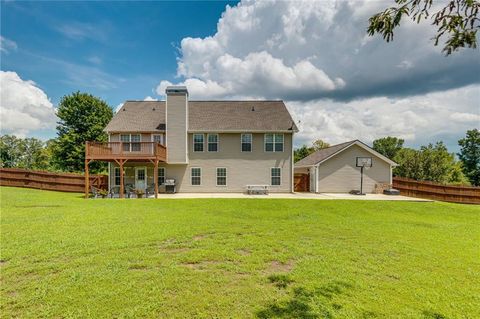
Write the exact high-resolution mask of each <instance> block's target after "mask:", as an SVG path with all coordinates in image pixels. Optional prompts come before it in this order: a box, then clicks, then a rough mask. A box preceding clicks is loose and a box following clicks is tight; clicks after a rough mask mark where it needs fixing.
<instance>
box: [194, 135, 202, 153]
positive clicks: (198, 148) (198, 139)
mask: <svg viewBox="0 0 480 319" xmlns="http://www.w3.org/2000/svg"><path fill="white" fill-rule="evenodd" d="M193 151H194V152H203V134H193Z"/></svg>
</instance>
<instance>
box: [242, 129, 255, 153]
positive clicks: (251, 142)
mask: <svg viewBox="0 0 480 319" xmlns="http://www.w3.org/2000/svg"><path fill="white" fill-rule="evenodd" d="M244 135H250V143H245V144H250V151H244V150H243V136H244ZM240 152H241V153H252V152H253V134H252V133H241V134H240Z"/></svg>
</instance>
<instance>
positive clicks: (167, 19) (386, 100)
mask: <svg viewBox="0 0 480 319" xmlns="http://www.w3.org/2000/svg"><path fill="white" fill-rule="evenodd" d="M227 5H229V6H228V7H227ZM388 5H391V1H389V0H383V1H367V0H355V1H348V0H322V1H297V2H287V1H278V2H273V1H272V2H271V1H250V0H244V1H241V2H239V3H238V2H220V1H206V2H201V1H191V2H185V1H178V2H93V1H92V2H70V1H69V2H14V1H8V2H5V1H2V2H1V32H0V33H1V47H0V48H1V53H0V54H1V75H2V78H1V86H0V89H1V90H2V92H1V93H2V100H1V105H0V112H1V114H0V115H1V118H2V119H1V124H2V127H1V131H2V133H10V134H17V135H20V136H35V137H40V138H42V139H47V138H51V137H54V136H55V121H56V120H57V119H56V118H55V114H54V109H55V107H56V106H57V105H58V102H59V100H60V98H61V97H62V96H63V95H66V94H69V93H71V92H74V91H82V92H88V93H91V94H93V95H95V96H98V97H100V98H102V99H104V100H106V101H107V102H108V103H109V104H110V105H111V106H112V107H113V108H116V107H117V106H118V105H119V104H120V103H122V102H123V101H125V100H129V99H138V100H143V99H145V98H147V97H149V98H154V99H162V98H163V97H162V93H163V92H164V88H165V87H166V86H167V85H170V84H182V85H187V87H188V89H189V92H190V96H191V97H192V98H193V99H232V98H233V99H239V98H242V99H283V100H285V102H286V104H287V106H288V107H289V109H290V110H291V112H292V115H293V116H294V118H295V120H296V121H298V123H299V127H300V129H301V132H300V133H299V134H298V135H297V137H296V142H295V143H296V145H301V144H303V143H310V142H311V141H313V140H315V139H317V138H321V139H323V140H326V141H327V142H329V143H332V144H333V143H340V142H344V141H346V140H351V139H356V138H359V139H362V140H363V141H365V142H367V143H371V142H372V140H373V139H375V138H379V137H383V136H387V135H390V136H397V137H401V138H404V139H405V140H406V145H408V146H413V147H418V146H420V145H425V144H427V143H429V142H435V141H438V140H443V141H445V142H446V143H447V145H448V147H449V148H450V149H451V150H452V151H455V150H457V149H458V146H457V143H456V141H457V140H458V139H459V138H461V137H462V136H463V135H464V134H465V131H466V130H467V129H471V128H474V127H479V126H480V106H479V105H480V103H479V101H480V75H479V74H480V59H479V58H478V57H479V51H478V49H477V50H472V49H464V50H461V51H460V52H457V53H455V54H454V55H452V56H450V57H445V56H444V55H443V54H442V52H441V46H439V47H434V46H433V43H432V41H431V40H430V39H431V37H432V36H433V35H434V33H435V30H434V29H433V28H432V26H431V25H430V24H429V23H423V24H420V25H417V24H416V23H413V22H410V21H408V20H406V21H404V22H403V23H402V25H401V27H400V28H399V29H398V30H397V32H396V34H395V40H394V42H393V43H388V44H387V43H385V42H384V41H383V40H382V39H381V37H369V36H367V35H366V32H365V30H366V27H367V24H368V18H369V17H370V16H371V15H372V14H374V13H376V12H378V11H379V10H381V9H383V8H385V7H386V6H388Z"/></svg>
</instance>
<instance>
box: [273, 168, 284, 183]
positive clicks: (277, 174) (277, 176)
mask: <svg viewBox="0 0 480 319" xmlns="http://www.w3.org/2000/svg"><path fill="white" fill-rule="evenodd" d="M270 174H271V184H272V186H279V185H281V183H282V178H281V176H282V169H281V168H280V167H272V168H271V170H270Z"/></svg>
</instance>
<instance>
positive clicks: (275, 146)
mask: <svg viewBox="0 0 480 319" xmlns="http://www.w3.org/2000/svg"><path fill="white" fill-rule="evenodd" d="M265 151H266V152H283V134H265Z"/></svg>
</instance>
